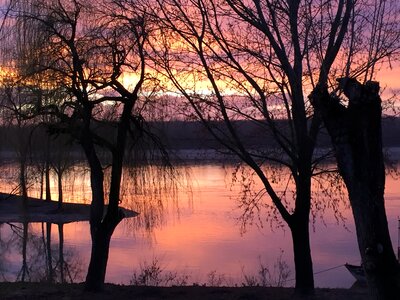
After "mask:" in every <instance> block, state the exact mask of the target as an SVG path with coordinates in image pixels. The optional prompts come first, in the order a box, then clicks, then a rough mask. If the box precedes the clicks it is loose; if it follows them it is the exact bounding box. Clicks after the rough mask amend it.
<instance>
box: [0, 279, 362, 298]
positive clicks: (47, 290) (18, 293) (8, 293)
mask: <svg viewBox="0 0 400 300" xmlns="http://www.w3.org/2000/svg"><path fill="white" fill-rule="evenodd" d="M295 298H296V297H294V289H293V288H268V287H204V286H183V287H138V286H120V285H114V284H107V285H106V287H105V290H104V291H103V292H102V293H90V292H84V291H83V285H82V284H47V283H21V282H17V283H4V282H2V283H0V299H2V300H22V299H24V300H25V299H29V300H37V299H41V300H42V299H43V300H44V299H46V300H53V299H54V300H56V299H57V300H68V299H71V300H72V299H74V300H76V299H82V300H92V299H96V300H125V299H126V300H128V299H138V300H139V299H140V300H159V299H166V300H169V299H170V300H184V299H188V300H264V299H271V300H286V299H295ZM309 299H315V300H319V299H321V300H322V299H324V300H325V299H326V300H333V299H335V300H336V299H346V300H361V299H362V300H365V299H368V293H367V290H366V289H365V288H356V289H317V290H316V292H315V295H314V296H313V297H309Z"/></svg>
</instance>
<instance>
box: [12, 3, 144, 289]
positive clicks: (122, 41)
mask: <svg viewBox="0 0 400 300" xmlns="http://www.w3.org/2000/svg"><path fill="white" fill-rule="evenodd" d="M25 4H26V3H25ZM103 4H104V3H103ZM108 5H109V6H108ZM100 7H101V8H102V10H100V9H99V8H100ZM19 8H20V9H19V10H17V11H16V12H15V13H16V16H17V19H18V20H19V21H20V22H22V23H23V22H26V23H28V24H32V26H34V27H35V28H38V29H40V33H41V36H42V37H43V38H44V40H43V41H42V44H41V46H40V47H37V48H36V50H37V51H38V53H40V57H41V59H40V60H37V61H33V62H32V61H31V63H33V64H34V68H33V70H34V71H33V72H31V74H30V75H31V76H41V77H42V78H47V79H48V80H49V81H50V82H52V84H53V85H54V86H57V88H58V91H61V95H62V97H61V98H59V99H60V101H57V102H54V101H53V102H51V101H50V102H49V103H44V102H43V101H41V98H36V100H37V101H38V105H37V106H36V111H35V112H34V114H35V115H47V116H53V118H56V119H57V123H52V124H48V125H49V129H50V132H51V133H54V134H60V133H66V134H69V135H70V136H71V137H73V138H74V139H75V140H76V141H77V142H78V143H79V144H80V145H81V146H82V149H83V151H84V153H85V156H86V160H87V163H88V165H89V168H90V179H91V189H92V202H91V214H90V228H91V237H92V253H91V259H90V263H89V268H88V273H87V277H86V288H87V289H88V290H101V289H102V287H103V284H104V279H105V272H106V266H107V260H108V255H109V245H110V239H111V236H112V234H113V231H114V229H115V228H116V226H117V225H118V224H119V222H120V221H121V220H122V219H123V218H124V215H123V213H122V211H121V210H120V209H119V203H120V202H121V199H120V186H121V177H122V167H123V161H124V156H125V152H126V151H127V138H128V136H131V137H133V138H134V139H137V137H138V136H137V135H138V134H139V133H140V132H141V131H142V125H143V121H144V120H143V117H142V115H141V111H143V109H144V107H145V105H146V103H147V100H146V99H147V98H145V97H143V99H144V100H142V99H141V90H142V87H143V83H144V81H145V76H146V73H145V47H146V43H147V36H148V23H147V20H146V18H145V16H144V15H143V14H141V13H140V10H130V11H121V10H120V8H119V7H118V6H117V5H114V4H113V3H112V2H107V5H100V4H99V5H98V6H97V4H90V3H87V2H86V3H83V2H81V1H45V0H43V1H33V2H32V3H31V5H28V7H27V9H26V5H21V6H20V7H19ZM117 12H118V14H117ZM99 20H100V21H99ZM123 74H124V76H126V74H129V75H130V76H132V78H133V80H131V82H130V84H127V83H126V82H124V81H123V77H124V76H123ZM110 111H111V112H112V113H111V114H110V113H108V112H110ZM104 128H108V131H106V132H108V134H107V135H102V134H99V133H101V132H104V131H101V130H100V129H102V130H104ZM99 130H100V131H99ZM102 151H106V152H107V153H108V155H107V156H105V159H103V158H104V156H101V155H100V153H102ZM108 165H110V166H111V171H110V174H111V175H110V177H105V176H104V167H106V166H108ZM108 179H109V183H107V186H109V191H108V195H107V197H106V196H105V195H106V192H105V185H106V182H105V180H108ZM107 202H108V206H107V208H106V207H105V205H106V203H107Z"/></svg>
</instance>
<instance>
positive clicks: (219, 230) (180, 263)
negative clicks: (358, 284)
mask: <svg viewBox="0 0 400 300" xmlns="http://www.w3.org/2000/svg"><path fill="white" fill-rule="evenodd" d="M83 169H84V167H82V166H75V168H74V169H73V170H72V171H70V172H69V173H67V175H66V176H65V178H64V193H65V195H64V197H65V199H66V201H78V200H79V201H81V202H88V201H89V199H90V190H89V176H88V173H87V172H86V173H85V172H83V171H82V170H83ZM177 170H178V172H177V173H174V175H173V176H175V180H174V182H173V183H172V182H170V181H169V178H170V177H171V176H172V175H171V176H170V175H167V176H162V175H160V174H161V173H159V172H158V171H154V170H153V171H152V172H149V173H148V174H147V175H146V176H144V177H143V178H142V179H141V180H142V182H136V183H135V184H133V183H132V182H133V181H132V179H131V178H130V177H129V175H128V173H126V174H125V177H124V182H125V183H127V184H126V185H125V188H124V189H123V192H122V199H121V200H122V203H121V204H122V205H123V206H125V207H127V208H132V209H134V210H136V211H138V212H140V213H141V215H140V217H137V218H133V219H125V220H123V221H122V222H121V224H120V225H119V226H118V227H117V229H116V230H115V232H114V235H113V237H112V242H111V248H110V258H109V263H108V269H107V274H106V281H107V282H112V283H118V284H129V283H130V282H132V281H136V282H139V281H140V280H143V277H140V275H143V269H147V270H149V269H151V267H153V268H152V271H153V273H156V274H157V276H158V278H155V279H154V278H153V279H154V280H156V281H157V280H160V282H159V284H214V285H243V284H250V283H254V282H260V281H259V280H261V279H260V276H259V271H260V267H261V266H262V267H264V271H265V270H266V269H268V270H269V275H268V273H264V274H267V275H266V277H267V279H269V280H270V281H271V282H272V283H275V284H276V281H278V280H279V275H282V273H283V272H286V271H289V272H290V273H289V275H288V276H287V278H286V280H285V282H284V284H285V285H286V286H291V285H293V284H294V281H293V278H294V269H293V261H292V260H293V259H292V249H291V237H290V231H289V230H288V228H287V227H286V226H285V225H284V224H282V223H281V222H280V220H279V218H278V219H276V220H275V219H274V218H273V217H270V218H267V216H268V213H271V209H270V208H268V204H270V202H269V200H268V197H267V196H266V195H263V196H262V197H259V198H260V199H259V201H258V202H257V203H258V205H257V206H253V208H254V210H253V211H257V209H259V210H260V214H257V213H255V214H253V215H250V218H248V219H246V220H247V221H246V226H243V218H242V216H243V211H244V210H243V203H244V202H246V203H247V202H249V201H248V200H249V199H258V198H257V192H258V191H259V190H260V189H261V185H260V183H259V182H258V181H257V179H256V178H254V177H253V176H251V172H250V171H249V170H248V169H246V168H244V169H239V170H237V169H236V168H235V165H229V164H227V165H224V164H221V163H207V164H192V165H190V166H185V167H182V166H181V167H177ZM1 171H2V174H3V176H2V181H1V189H2V191H3V192H10V191H11V190H12V189H13V187H15V182H14V181H13V180H14V179H13V178H14V177H15V172H16V167H15V165H8V166H3V167H2V170H1ZM270 172H274V168H272V167H271V170H270ZM275 172H276V170H275ZM32 173H34V172H32ZM53 175H54V174H53ZM131 175H132V174H131ZM35 180H37V178H36V179H35ZM288 180H289V177H288V176H287V175H286V174H280V175H277V177H276V183H275V188H276V189H277V190H278V191H280V193H281V194H283V193H285V195H286V197H287V201H288V202H287V206H288V207H290V197H292V194H291V192H290V190H291V183H290V180H289V181H288ZM52 183H53V195H52V196H53V199H57V189H56V186H55V185H56V180H55V178H53V180H52ZM141 183H142V185H143V186H145V187H143V186H142V187H139V185H140V184H141ZM313 189H314V194H313V198H314V205H313V219H312V222H311V225H310V228H311V231H312V233H311V248H312V256H313V263H314V272H315V283H316V286H318V287H343V288H349V287H351V286H352V284H353V283H354V281H355V280H354V279H353V277H352V276H351V275H350V274H349V273H348V271H347V270H346V269H345V268H344V266H343V264H344V263H346V262H348V263H353V264H357V263H359V262H360V256H359V254H358V248H357V243H356V235H355V229H354V222H353V220H352V216H351V210H350V209H349V207H348V203H347V199H346V193H345V191H343V190H342V191H340V190H337V189H333V190H330V189H329V186H328V185H327V183H326V182H325V183H321V184H320V185H318V184H317V183H315V184H314V186H313ZM285 191H286V192H285ZM244 192H247V194H246V195H247V196H246V197H245V196H244V195H245V193H244ZM30 195H31V196H36V197H37V196H38V187H37V186H35V184H32V186H30ZM333 199H336V201H334V200H333ZM249 203H252V202H249ZM253 203H254V202H253ZM241 205H242V206H241ZM247 207H249V206H247ZM335 211H336V213H335ZM386 211H387V215H388V219H389V227H390V231H391V236H392V242H393V244H394V247H395V249H397V240H398V236H397V233H398V229H397V220H398V216H399V215H400V184H399V181H398V179H397V177H396V176H394V175H393V174H392V175H389V174H388V176H387V181H386ZM272 214H273V212H272ZM251 216H252V218H251ZM49 229H50V225H46V224H41V223H33V224H29V225H27V226H26V228H25V231H24V226H23V225H22V224H12V225H9V224H2V225H0V253H1V254H0V276H1V280H3V281H14V280H16V279H17V278H18V279H19V280H21V277H22V276H24V280H44V278H46V276H48V275H49V272H52V273H57V272H58V273H60V270H61V269H63V272H62V273H63V275H62V276H63V277H64V278H65V279H66V280H68V281H69V280H73V281H82V280H84V276H85V271H86V267H87V264H88V260H89V256H90V248H91V243H90V235H89V225H88V223H87V222H76V223H69V224H65V225H63V226H62V227H57V225H55V224H53V225H52V226H51V230H49ZM59 229H62V230H61V234H60V231H59ZM24 233H25V234H24ZM23 236H25V237H26V243H23V239H22V237H23ZM60 237H61V244H60ZM49 241H50V243H49ZM24 245H25V246H26V247H24ZM60 246H62V247H60ZM24 249H26V251H24ZM49 249H50V251H49ZM61 253H62V254H61ZM60 254H61V256H60ZM61 258H62V259H61ZM60 262H61V263H60ZM278 262H279V263H280V267H279V266H278V265H279V264H278ZM60 265H61V267H60ZM49 270H51V271H49ZM53 275H54V274H53ZM55 276H58V275H57V274H56V275H55ZM264 278H265V277H264Z"/></svg>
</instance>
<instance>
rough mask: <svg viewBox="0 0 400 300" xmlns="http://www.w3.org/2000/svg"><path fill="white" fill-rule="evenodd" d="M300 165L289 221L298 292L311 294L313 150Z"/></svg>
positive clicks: (312, 282)
mask: <svg viewBox="0 0 400 300" xmlns="http://www.w3.org/2000/svg"><path fill="white" fill-rule="evenodd" d="M303 146H304V145H303ZM304 150H306V149H304ZM298 167H299V172H298V173H299V176H298V177H297V178H296V192H297V195H296V207H295V211H294V213H293V215H292V216H291V220H290V221H289V226H290V230H291V233H292V239H293V253H294V263H295V269H296V286H295V290H296V294H299V295H310V294H313V293H314V274H313V264H312V258H311V247H310V232H309V218H310V208H311V152H308V151H305V152H304V159H303V160H302V161H300V163H299V166H298Z"/></svg>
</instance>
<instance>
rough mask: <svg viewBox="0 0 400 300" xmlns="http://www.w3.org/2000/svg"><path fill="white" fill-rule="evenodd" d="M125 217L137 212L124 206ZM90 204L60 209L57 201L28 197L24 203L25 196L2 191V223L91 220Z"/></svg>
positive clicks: (68, 204) (0, 200) (69, 205)
mask: <svg viewBox="0 0 400 300" xmlns="http://www.w3.org/2000/svg"><path fill="white" fill-rule="evenodd" d="M122 210H123V212H124V214H125V217H127V218H130V217H135V216H137V215H138V213H137V212H134V211H132V210H128V209H125V208H122ZM89 217H90V205H89V204H80V203H63V204H62V208H61V209H58V202H57V201H44V200H40V199H36V198H31V197H28V198H27V201H26V203H25V204H24V201H23V197H22V196H18V195H10V194H4V193H0V223H24V222H50V223H56V224H64V223H70V222H78V221H89Z"/></svg>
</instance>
